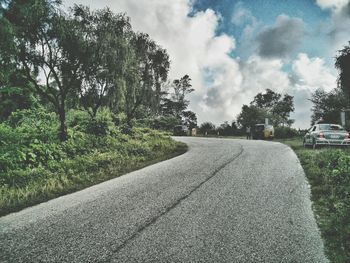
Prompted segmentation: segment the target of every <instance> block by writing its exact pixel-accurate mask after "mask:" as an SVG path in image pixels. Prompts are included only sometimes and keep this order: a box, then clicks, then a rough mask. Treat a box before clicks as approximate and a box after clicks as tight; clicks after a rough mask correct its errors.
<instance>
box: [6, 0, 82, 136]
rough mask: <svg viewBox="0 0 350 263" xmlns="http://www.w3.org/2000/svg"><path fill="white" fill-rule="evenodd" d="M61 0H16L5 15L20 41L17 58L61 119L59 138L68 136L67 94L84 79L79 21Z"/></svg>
mask: <svg viewBox="0 0 350 263" xmlns="http://www.w3.org/2000/svg"><path fill="white" fill-rule="evenodd" d="M59 3H60V1H58V0H56V1H50V0H29V1H28V0H13V1H11V2H10V3H9V6H8V9H7V10H6V12H5V14H4V16H5V17H6V18H7V19H8V20H9V21H10V23H11V25H12V27H13V30H14V32H15V33H14V35H15V42H16V44H17V45H18V50H17V53H16V62H17V65H18V67H19V68H20V69H21V70H23V71H24V72H25V76H26V78H27V79H28V81H29V82H31V84H32V86H33V88H34V89H35V91H36V92H37V93H38V94H39V95H41V96H42V97H44V98H45V99H46V100H48V101H49V102H51V103H52V104H53V106H54V108H55V110H56V113H57V114H58V116H59V120H60V124H61V125H60V133H59V135H60V139H61V140H62V141H64V140H66V139H67V125H66V100H67V95H68V94H69V93H70V92H71V91H72V90H74V89H76V88H77V86H78V85H79V81H80V80H81V67H82V60H83V59H84V58H85V57H84V56H83V55H82V54H83V52H82V47H83V46H84V45H83V43H82V41H83V40H82V39H81V38H80V36H79V35H76V34H75V33H76V32H77V31H79V30H78V29H77V28H76V27H78V26H79V25H78V24H77V23H75V21H73V20H71V19H69V18H67V17H66V16H64V15H63V14H62V12H61V11H59V10H58V4H59Z"/></svg>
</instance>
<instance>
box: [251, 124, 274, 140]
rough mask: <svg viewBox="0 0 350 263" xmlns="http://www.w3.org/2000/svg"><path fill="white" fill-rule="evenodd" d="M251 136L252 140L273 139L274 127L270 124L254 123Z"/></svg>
mask: <svg viewBox="0 0 350 263" xmlns="http://www.w3.org/2000/svg"><path fill="white" fill-rule="evenodd" d="M252 137H253V139H254V140H273V138H274V137H275V129H274V127H273V126H272V125H268V124H256V125H255V126H254V127H253V129H252Z"/></svg>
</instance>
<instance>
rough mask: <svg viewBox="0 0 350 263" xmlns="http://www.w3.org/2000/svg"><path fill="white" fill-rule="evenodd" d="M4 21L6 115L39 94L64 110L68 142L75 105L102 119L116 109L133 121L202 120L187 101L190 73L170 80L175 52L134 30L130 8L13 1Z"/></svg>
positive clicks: (1, 89)
mask: <svg viewBox="0 0 350 263" xmlns="http://www.w3.org/2000/svg"><path fill="white" fill-rule="evenodd" d="M0 25H1V27H0V28H1V29H0V47H1V49H0V72H1V74H0V98H1V101H0V109H2V108H6V111H4V112H1V114H0V120H4V119H6V118H7V117H8V116H9V114H10V113H11V112H12V111H15V110H16V109H25V108H30V107H31V106H32V104H33V103H32V100H31V98H32V94H33V96H34V97H35V98H37V99H39V100H40V102H41V103H42V104H44V105H45V107H46V108H47V109H50V111H54V112H55V113H56V114H57V116H58V120H59V124H60V125H59V134H60V139H61V141H66V140H68V130H67V128H68V127H67V124H69V123H67V111H69V110H70V109H72V108H73V109H79V108H83V109H84V110H85V111H86V112H88V113H89V115H90V116H91V118H92V119H94V118H95V117H96V114H97V112H98V110H99V109H100V108H103V107H108V108H109V109H110V110H111V111H112V112H113V113H114V114H120V113H124V114H125V116H126V120H127V124H128V125H129V126H132V125H133V123H134V121H135V119H145V118H146V119H150V120H152V119H159V118H161V117H166V118H167V119H170V117H174V118H176V120H177V123H185V124H187V125H189V126H192V127H194V126H196V124H197V123H196V116H195V114H194V113H193V112H191V111H187V106H188V100H186V99H185V96H186V95H187V94H189V93H191V92H192V91H193V89H192V88H191V83H190V82H191V79H190V77H189V76H188V75H185V76H184V77H182V78H180V79H179V80H174V81H172V82H169V81H168V72H169V69H170V58H169V55H168V53H167V51H166V50H165V49H163V48H162V47H161V46H159V45H158V44H157V43H156V42H155V41H154V40H152V39H151V38H150V37H149V36H148V35H147V34H145V33H141V32H134V31H133V30H132V27H131V24H130V18H129V17H127V16H126V14H115V13H113V12H112V11H111V10H109V9H108V8H106V9H102V10H97V11H91V10H90V9H89V8H88V7H84V6H80V5H75V6H74V7H73V8H71V9H70V11H69V12H68V13H65V12H64V11H63V10H62V9H61V8H60V1H52V0H29V1H27V0H26V1H24V0H11V1H6V4H4V5H1V14H0ZM169 89H173V92H169ZM19 100H21V101H22V103H18V102H17V101H19ZM8 105H9V107H8ZM171 125H173V123H171ZM168 126H169V125H168V124H167V125H165V126H162V127H161V128H166V129H168Z"/></svg>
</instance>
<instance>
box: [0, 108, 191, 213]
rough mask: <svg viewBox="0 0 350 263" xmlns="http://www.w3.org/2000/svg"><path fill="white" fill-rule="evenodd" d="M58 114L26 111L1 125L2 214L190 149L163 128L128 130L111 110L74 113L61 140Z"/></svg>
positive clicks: (0, 188)
mask: <svg viewBox="0 0 350 263" xmlns="http://www.w3.org/2000/svg"><path fill="white" fill-rule="evenodd" d="M54 117H55V115H54V114H51V113H46V112H40V113H39V114H38V111H36V112H32V111H24V112H18V113H16V114H14V115H13V116H12V117H11V118H10V119H9V121H8V122H6V123H1V124H0V216H3V215H6V214H8V213H11V212H15V211H19V210H21V209H23V208H25V207H28V206H32V205H35V204H38V203H41V202H45V201H47V200H50V199H52V198H55V197H58V196H61V195H64V194H67V193H72V192H74V191H77V190H81V189H83V188H86V187H88V186H92V185H94V184H98V183H100V182H103V181H106V180H109V179H112V178H115V177H118V176H120V175H123V174H125V173H128V172H131V171H134V170H137V169H140V168H142V167H145V166H147V165H150V164H153V163H156V162H159V161H162V160H166V159H169V158H172V157H175V156H177V155H180V154H182V153H184V152H186V151H187V145H186V144H183V143H180V142H176V141H174V140H173V139H172V138H171V137H170V136H169V134H167V133H164V132H159V131H155V130H151V129H149V128H133V129H132V130H130V131H128V133H127V134H126V133H123V132H121V128H119V127H118V126H116V125H115V124H114V123H113V121H112V119H111V118H110V117H111V116H109V113H108V112H107V113H101V114H100V115H98V116H97V118H96V119H95V120H91V118H89V117H88V116H86V114H85V113H82V112H72V113H71V114H70V122H71V123H70V124H71V127H73V128H72V129H70V130H69V134H70V138H69V140H67V141H66V142H63V143H62V142H60V141H59V140H58V139H57V129H56V127H57V120H56V119H55V118H54ZM91 127H92V129H94V130H92V131H91V130H90V129H91Z"/></svg>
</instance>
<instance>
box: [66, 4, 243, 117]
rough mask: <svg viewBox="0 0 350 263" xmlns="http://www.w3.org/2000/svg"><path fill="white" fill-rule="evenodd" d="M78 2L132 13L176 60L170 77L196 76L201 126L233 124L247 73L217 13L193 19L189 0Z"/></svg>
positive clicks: (193, 98)
mask: <svg viewBox="0 0 350 263" xmlns="http://www.w3.org/2000/svg"><path fill="white" fill-rule="evenodd" d="M74 2H79V3H82V4H85V5H90V7H91V8H102V7H104V6H107V5H108V6H109V7H110V8H111V9H112V10H113V11H115V12H126V13H127V15H128V16H130V17H131V23H132V26H133V28H134V30H136V31H142V32H146V33H148V34H149V35H150V36H151V37H152V38H153V39H154V40H155V41H156V42H157V43H158V44H160V45H161V46H163V47H164V48H166V49H167V51H168V53H169V55H170V59H171V62H172V64H171V71H170V78H171V79H175V78H179V77H182V76H183V75H185V74H188V75H189V76H190V77H191V78H192V84H193V87H194V88H195V90H196V91H195V93H194V94H193V95H192V96H191V104H190V108H191V109H193V110H194V111H195V112H196V113H197V114H198V119H199V122H202V121H205V120H210V121H213V122H215V123H219V122H221V121H224V120H231V119H233V118H234V116H235V114H236V113H237V110H238V111H239V108H240V106H241V103H240V102H239V101H237V100H235V99H234V98H235V94H236V93H237V92H240V82H241V73H240V70H239V65H238V63H237V62H236V61H235V59H233V58H232V57H231V56H230V52H231V51H232V50H233V49H234V48H235V39H234V38H232V37H229V36H228V35H225V34H223V35H220V36H217V35H216V29H217V26H218V23H219V20H220V15H219V14H216V13H215V12H214V11H213V10H211V9H207V10H206V11H203V12H197V13H195V14H194V15H193V16H188V14H189V13H190V12H191V11H192V10H191V1H189V0H176V1H163V0H118V1H113V2H112V1H107V0H103V1H86V0H85V1H84V0H80V1H79V0H78V1H74ZM72 3H73V0H67V1H65V4H66V5H72ZM208 72H215V74H213V75H212V81H211V82H210V83H209V82H207V81H205V79H206V75H207V74H208ZM232 105H235V106H232ZM237 105H239V107H238V106H237Z"/></svg>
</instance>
